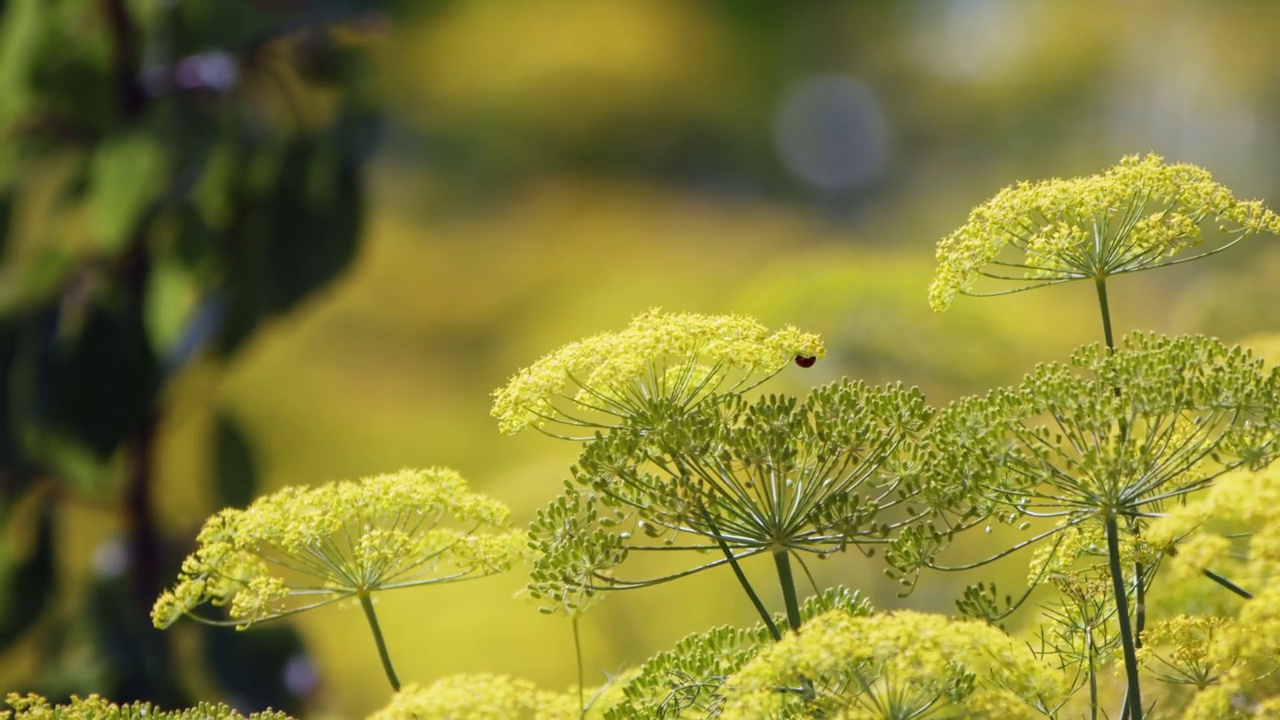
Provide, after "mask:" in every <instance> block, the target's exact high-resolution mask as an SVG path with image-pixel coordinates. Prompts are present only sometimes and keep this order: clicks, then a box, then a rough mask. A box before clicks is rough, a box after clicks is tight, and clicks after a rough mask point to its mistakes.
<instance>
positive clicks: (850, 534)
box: [530, 380, 933, 625]
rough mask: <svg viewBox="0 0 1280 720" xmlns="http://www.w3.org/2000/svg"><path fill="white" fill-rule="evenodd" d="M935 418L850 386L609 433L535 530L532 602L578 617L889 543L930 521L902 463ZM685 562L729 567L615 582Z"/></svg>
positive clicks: (711, 405) (791, 605) (911, 396)
mask: <svg viewBox="0 0 1280 720" xmlns="http://www.w3.org/2000/svg"><path fill="white" fill-rule="evenodd" d="M932 415H933V410H932V408H931V407H929V405H928V404H927V403H926V402H925V400H924V396H923V395H922V394H921V393H920V391H919V390H916V389H914V388H912V389H908V388H905V387H902V386H901V385H892V386H887V387H868V386H867V385H865V384H864V383H861V382H850V381H847V380H846V381H841V382H837V383H832V384H830V385H827V386H824V387H821V388H818V389H816V390H814V391H813V392H812V393H810V395H809V396H808V397H807V398H806V399H805V400H804V401H803V402H797V401H796V399H795V398H791V397H783V396H774V395H770V396H766V397H762V398H759V399H758V400H756V401H755V402H748V401H746V400H744V399H743V398H742V397H741V396H736V395H734V396H723V397H719V398H717V399H715V400H714V401H708V402H705V403H702V404H701V405H699V406H698V407H697V408H695V409H694V410H692V411H691V412H689V413H688V414H686V415H684V416H682V417H680V418H678V419H675V420H671V421H669V422H667V423H664V424H662V425H661V426H658V427H654V428H648V429H640V428H629V429H624V430H620V431H616V432H611V433H608V434H605V435H601V436H599V437H597V438H596V439H595V440H593V441H591V442H590V443H588V444H587V445H586V447H585V449H584V451H583V454H582V456H581V458H580V459H579V462H578V465H577V466H576V467H575V468H574V471H573V472H574V479H573V481H572V482H570V483H568V487H567V488H566V492H565V493H564V494H563V495H562V496H561V498H560V499H558V500H557V501H555V502H553V503H552V505H551V506H549V507H548V508H547V509H546V510H545V511H543V513H542V514H540V515H539V520H538V522H536V523H535V524H534V526H533V527H532V533H531V540H532V544H533V545H534V547H536V548H537V549H538V550H539V551H540V553H539V556H538V558H537V560H536V561H535V563H534V566H533V572H532V578H533V582H532V583H531V584H530V591H531V593H532V594H533V595H534V596H535V597H538V598H539V599H542V600H544V601H550V602H551V603H552V607H553V608H556V609H567V610H570V611H572V610H573V609H574V607H576V606H578V605H580V604H581V603H580V601H579V598H589V597H595V596H596V595H597V594H598V593H599V592H602V591H606V590H622V589H632V588H639V587H647V586H650V585H653V584H657V583H661V582H665V581H667V580H672V579H675V578H677V577H682V576H685V575H689V574H692V573H695V572H699V571H701V570H706V569H709V568H712V567H717V566H720V565H725V564H729V565H733V564H735V563H736V562H737V561H739V560H741V559H743V558H746V557H749V556H752V555H756V554H760V553H766V552H767V553H771V554H773V556H774V559H775V563H781V564H786V563H789V558H791V557H799V556H800V554H801V553H808V554H813V555H817V556H825V555H828V554H831V553H834V552H838V551H841V550H844V549H846V548H848V547H849V546H854V547H859V548H862V547H875V546H877V545H879V546H883V545H887V544H888V543H889V542H890V541H891V538H892V535H893V533H894V532H895V531H896V530H897V529H898V528H900V527H902V526H903V525H906V524H908V523H909V522H910V520H911V518H912V517H914V516H915V515H917V514H920V513H926V512H929V510H928V509H926V508H924V507H920V508H913V507H912V503H913V502H914V501H915V499H916V498H917V496H918V494H919V493H920V488H919V486H918V485H916V484H915V483H914V482H913V480H912V479H911V478H910V477H908V476H906V475H905V474H904V473H902V472H901V468H900V464H901V463H902V462H903V461H904V458H907V457H909V455H910V453H911V450H912V448H914V445H915V443H914V440H915V438H916V437H917V436H918V434H919V433H920V432H921V431H922V430H923V428H924V427H925V426H926V425H927V424H928V422H929V420H930V418H931V417H932ZM927 504H928V503H926V505H927ZM672 551H692V553H691V554H698V555H701V554H703V553H707V552H710V553H713V554H715V555H717V556H718V557H716V558H715V559H710V560H706V559H702V560H699V561H698V565H697V566H696V567H694V568H692V569H688V570H684V571H681V572H678V573H675V574H673V575H664V576H661V577H656V578H648V579H624V578H621V577H618V575H617V574H616V573H615V568H616V567H618V566H620V565H621V564H622V563H623V562H624V561H625V560H626V558H627V557H628V556H629V555H631V554H635V553H655V554H661V555H670V554H671V552H672ZM868 553H869V551H868ZM779 572H780V573H781V574H783V575H785V574H787V573H789V569H787V568H784V567H781V566H780V567H779ZM779 579H780V582H781V583H782V584H783V586H784V596H785V597H784V599H787V600H788V608H787V609H788V622H789V623H791V624H792V625H797V624H798V622H799V618H798V616H797V610H798V608H797V607H796V605H795V602H794V601H795V599H796V598H795V597H793V596H794V592H793V588H792V587H791V585H790V583H791V578H790V576H789V575H787V576H786V577H782V576H780V578H779ZM740 582H741V579H740ZM744 589H745V588H744ZM749 594H750V592H749ZM753 602H755V600H753ZM570 603H572V605H571V604H570ZM757 612H761V609H760V607H759V606H758V605H757Z"/></svg>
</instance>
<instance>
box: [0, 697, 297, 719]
mask: <svg viewBox="0 0 1280 720" xmlns="http://www.w3.org/2000/svg"><path fill="white" fill-rule="evenodd" d="M5 702H6V703H8V705H9V707H10V708H12V710H10V711H5V712H0V720H291V718H290V717H289V716H288V715H285V714H284V713H281V712H275V711H272V710H267V711H265V712H257V713H253V714H251V715H248V716H245V715H241V714H240V713H238V712H236V711H235V710H233V709H231V708H229V707H227V706H226V705H220V704H213V703H200V704H199V705H196V706H195V707H192V708H186V709H183V710H161V709H159V708H157V707H155V706H154V705H152V704H151V703H146V702H138V703H124V704H123V705H121V704H117V703H113V702H111V701H109V700H104V699H102V698H101V697H98V696H97V695H90V696H89V697H87V698H80V697H74V696H73V697H72V698H71V700H70V701H69V702H66V703H62V704H53V703H50V702H49V701H48V700H47V699H45V698H43V697H41V696H39V695H34V694H31V695H25V696H24V695H19V694H18V693H9V695H8V696H7V697H6V698H5Z"/></svg>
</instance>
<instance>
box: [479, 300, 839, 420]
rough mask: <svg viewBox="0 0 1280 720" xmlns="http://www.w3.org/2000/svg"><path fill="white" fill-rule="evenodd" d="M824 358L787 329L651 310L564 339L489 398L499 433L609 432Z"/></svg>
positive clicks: (812, 343) (813, 342)
mask: <svg viewBox="0 0 1280 720" xmlns="http://www.w3.org/2000/svg"><path fill="white" fill-rule="evenodd" d="M825 352H826V351H825V350H824V349H823V346H822V342H821V341H820V340H819V339H818V337H817V336H816V335H811V334H808V333H802V332H800V331H799V330H797V329H795V328H793V327H790V326H787V327H785V328H783V329H782V330H779V331H778V332H775V333H772V334H771V333H769V331H768V330H767V329H765V327H764V326H763V325H761V324H760V323H758V322H756V321H755V320H752V319H751V318H747V317H742V316H739V315H698V314H692V313H686V314H669V313H663V312H660V311H659V310H657V309H653V310H649V311H648V312H645V313H643V314H641V315H638V316H636V318H635V319H634V320H632V322H631V325H629V326H628V327H627V328H626V329H625V330H622V331H621V332H613V333H602V334H600V335H594V336H592V337H589V338H586V339H585V340H580V341H578V342H575V343H570V344H568V345H565V346H564V347H562V348H560V349H559V350H556V351H555V352H553V353H551V354H549V355H547V356H545V357H543V358H542V359H541V360H538V361H537V362H536V363H534V364H533V365H531V366H529V367H527V368H525V369H524V370H521V371H520V372H518V373H516V374H515V376H514V377H512V378H511V380H510V381H509V382H508V383H507V384H506V385H505V386H503V387H501V388H499V389H498V390H496V391H495V392H494V394H493V395H494V403H493V416H494V417H496V418H497V419H498V423H499V426H500V428H501V429H502V431H503V432H505V433H515V432H518V431H520V430H524V429H526V428H529V427H533V428H538V429H544V428H545V426H546V424H547V423H549V422H555V423H561V424H565V425H569V426H577V427H610V426H612V425H616V424H618V423H619V422H620V421H623V420H626V419H628V418H634V417H636V416H638V415H644V414H647V413H654V412H663V411H670V410H671V409H672V408H676V409H679V410H687V409H688V408H689V407H691V406H693V405H695V404H697V403H698V402H700V401H701V400H703V399H705V398H706V397H708V396H710V395H712V394H714V393H716V392H734V391H741V390H745V389H747V388H749V387H754V386H755V385H757V384H759V383H760V382H763V381H764V380H766V379H768V378H769V377H772V376H773V375H774V374H776V373H777V372H778V371H779V370H781V369H782V368H783V367H785V366H786V364H787V363H788V362H790V361H791V360H792V359H793V358H804V361H805V363H809V362H810V359H811V358H817V357H821V356H823V355H824V354H825Z"/></svg>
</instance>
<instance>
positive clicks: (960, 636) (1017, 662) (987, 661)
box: [721, 611, 1063, 720]
mask: <svg viewBox="0 0 1280 720" xmlns="http://www.w3.org/2000/svg"><path fill="white" fill-rule="evenodd" d="M726 688H727V691H726V693H727V702H726V705H725V712H724V714H723V715H722V716H721V720H747V719H750V720H758V719H759V718H793V717H794V718H799V717H811V716H812V715H811V714H810V713H811V711H813V710H814V709H821V710H822V711H823V714H822V717H826V718H832V719H837V718H838V719H841V720H854V719H855V718H856V719H858V720H862V719H867V720H870V719H871V718H883V719H886V720H887V719H889V718H899V717H921V716H923V715H924V714H925V713H926V711H927V710H932V711H933V712H938V713H941V714H942V716H948V717H949V716H951V714H954V715H955V716H957V717H983V718H1010V719H1016V718H1038V717H1044V716H1045V714H1046V713H1044V712H1042V709H1043V708H1049V707H1054V706H1055V703H1056V702H1057V701H1058V699H1060V697H1061V696H1062V694H1063V688H1062V685H1061V674H1060V673H1058V672H1055V671H1053V670H1052V669H1050V668H1048V667H1046V666H1044V665H1043V664H1041V663H1040V662H1038V661H1037V660H1036V658H1035V657H1034V656H1033V655H1032V654H1031V652H1030V650H1029V649H1027V647H1026V646H1025V645H1024V644H1022V643H1019V642H1017V641H1015V640H1013V639H1012V638H1010V637H1009V636H1007V635H1005V634H1004V633H1003V632H1001V631H1000V630H999V629H997V628H995V627H993V626H991V625H988V624H986V623H981V622H976V621H964V620H952V619H949V618H946V617H943V616H941V615H930V614H924V613H917V612H911V611H900V612H895V613H890V614H879V615H871V616H866V617H856V616H853V615H850V614H848V613H845V612H842V611H835V612H830V613H827V614H825V615H821V616H819V617H817V618H814V619H813V620H811V621H810V622H808V623H806V624H805V625H804V626H803V627H802V628H801V629H800V631H799V632H798V633H794V634H791V635H788V636H786V637H784V638H783V639H782V640H781V641H779V642H778V643H775V644H774V645H773V646H771V647H768V648H765V649H764V650H762V651H761V652H760V654H759V655H757V656H756V657H755V659H753V660H751V661H750V662H748V663H747V664H746V665H745V666H743V668H742V670H740V671H739V672H738V673H737V674H735V675H733V676H732V677H730V678H729V680H728V681H727V682H726ZM782 688H788V689H790V690H789V691H787V692H782V693H780V692H779V690H780V689H782ZM806 696H808V697H806ZM789 702H790V703H793V704H792V705H789V704H788V703H789ZM949 713H950V714H949Z"/></svg>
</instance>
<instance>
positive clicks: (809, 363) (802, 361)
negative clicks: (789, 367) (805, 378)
mask: <svg viewBox="0 0 1280 720" xmlns="http://www.w3.org/2000/svg"><path fill="white" fill-rule="evenodd" d="M817 361H818V358H817V357H814V356H812V355H810V356H805V355H797V356H796V364H797V365H799V366H800V367H803V368H807V367H813V364H814V363H815V362H817Z"/></svg>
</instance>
